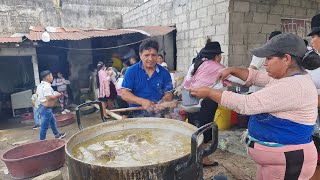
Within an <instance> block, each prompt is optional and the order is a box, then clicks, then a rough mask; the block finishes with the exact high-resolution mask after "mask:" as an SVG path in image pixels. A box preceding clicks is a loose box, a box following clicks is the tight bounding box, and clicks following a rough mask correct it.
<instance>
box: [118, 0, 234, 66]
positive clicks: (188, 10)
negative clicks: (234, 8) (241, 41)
mask: <svg viewBox="0 0 320 180" xmlns="http://www.w3.org/2000/svg"><path fill="white" fill-rule="evenodd" d="M229 2H230V0H194V1H188V0H174V1H173V0H150V1H148V2H146V3H144V4H143V5H141V6H139V7H137V8H135V9H133V10H131V11H129V12H128V13H126V14H124V15H123V16H122V22H123V23H122V25H123V27H125V28H127V27H136V26H146V25H153V26H154V25H162V26H176V28H177V37H176V45H177V70H181V71H187V69H188V67H189V66H190V65H191V62H192V59H193V58H194V57H195V56H196V52H199V51H200V49H201V48H202V47H204V45H205V42H206V40H207V38H208V37H209V38H211V40H212V41H219V42H220V44H221V46H222V51H224V52H225V53H224V54H223V58H224V61H223V63H224V64H226V65H227V62H228V53H229V48H228V44H229V36H228V32H229Z"/></svg>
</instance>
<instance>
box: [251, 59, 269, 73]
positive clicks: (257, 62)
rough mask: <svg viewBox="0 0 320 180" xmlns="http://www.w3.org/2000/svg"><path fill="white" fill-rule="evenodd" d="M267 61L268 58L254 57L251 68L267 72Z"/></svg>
mask: <svg viewBox="0 0 320 180" xmlns="http://www.w3.org/2000/svg"><path fill="white" fill-rule="evenodd" d="M265 59H266V58H259V57H257V56H252V60H251V63H250V66H254V67H256V68H257V69H258V70H259V71H266V68H265V67H264V65H263V64H264V61H265Z"/></svg>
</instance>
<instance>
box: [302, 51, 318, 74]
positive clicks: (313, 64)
mask: <svg viewBox="0 0 320 180" xmlns="http://www.w3.org/2000/svg"><path fill="white" fill-rule="evenodd" d="M297 62H298V64H299V61H297ZM300 62H301V64H299V65H300V66H302V67H303V68H305V69H308V70H315V69H317V68H319V67H320V56H319V54H318V53H316V52H315V51H314V50H311V51H309V52H307V53H306V54H305V56H304V57H303V58H302V60H301V61H300Z"/></svg>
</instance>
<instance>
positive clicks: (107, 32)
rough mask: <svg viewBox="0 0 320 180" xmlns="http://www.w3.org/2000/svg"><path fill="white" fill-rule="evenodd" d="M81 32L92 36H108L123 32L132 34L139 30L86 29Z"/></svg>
mask: <svg viewBox="0 0 320 180" xmlns="http://www.w3.org/2000/svg"><path fill="white" fill-rule="evenodd" d="M81 33H82V34H84V35H87V36H90V37H108V36H119V35H123V34H132V33H137V32H134V31H130V30H124V29H109V30H94V31H84V32H81Z"/></svg>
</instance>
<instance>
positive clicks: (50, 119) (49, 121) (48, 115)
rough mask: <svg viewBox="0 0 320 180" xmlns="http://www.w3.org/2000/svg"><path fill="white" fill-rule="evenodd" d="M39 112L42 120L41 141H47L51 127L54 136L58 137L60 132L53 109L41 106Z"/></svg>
mask: <svg viewBox="0 0 320 180" xmlns="http://www.w3.org/2000/svg"><path fill="white" fill-rule="evenodd" d="M38 111H39V115H40V119H41V129H40V140H45V139H46V134H47V130H48V128H49V125H50V127H51V130H52V132H53V134H54V135H55V136H57V135H58V134H59V131H58V129H57V124H56V118H55V117H54V115H53V112H52V108H49V107H45V106H42V105H40V106H39V110H38Z"/></svg>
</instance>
